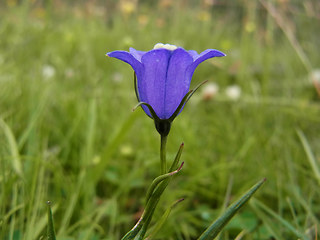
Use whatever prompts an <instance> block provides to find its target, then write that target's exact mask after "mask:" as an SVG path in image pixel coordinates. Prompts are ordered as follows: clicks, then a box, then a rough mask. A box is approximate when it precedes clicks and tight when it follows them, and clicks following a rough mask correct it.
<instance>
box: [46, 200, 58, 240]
mask: <svg viewBox="0 0 320 240" xmlns="http://www.w3.org/2000/svg"><path fill="white" fill-rule="evenodd" d="M47 214H48V226H47V240H56V234H55V231H54V224H53V217H52V212H51V202H50V201H48V202H47Z"/></svg>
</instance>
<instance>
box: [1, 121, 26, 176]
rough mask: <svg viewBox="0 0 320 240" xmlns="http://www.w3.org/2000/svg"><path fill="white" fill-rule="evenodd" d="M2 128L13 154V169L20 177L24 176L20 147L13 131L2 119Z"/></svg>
mask: <svg viewBox="0 0 320 240" xmlns="http://www.w3.org/2000/svg"><path fill="white" fill-rule="evenodd" d="M0 128H2V130H3V132H4V135H5V136H6V138H7V141H8V145H9V149H10V152H11V157H12V161H11V162H12V167H13V169H14V171H15V172H16V173H17V174H18V175H19V176H20V177H22V176H23V173H22V164H21V158H20V155H19V150H18V145H17V142H16V139H15V137H14V135H13V132H12V131H11V129H10V127H9V126H8V125H7V124H6V123H5V122H4V121H3V120H2V119H1V118H0Z"/></svg>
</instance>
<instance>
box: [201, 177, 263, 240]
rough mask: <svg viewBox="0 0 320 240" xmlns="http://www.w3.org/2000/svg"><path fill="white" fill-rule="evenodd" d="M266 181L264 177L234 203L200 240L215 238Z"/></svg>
mask: <svg viewBox="0 0 320 240" xmlns="http://www.w3.org/2000/svg"><path fill="white" fill-rule="evenodd" d="M265 181H266V179H262V180H261V181H259V182H258V183H257V184H256V185H254V186H253V187H252V188H251V189H249V190H248V191H247V192H246V193H245V194H244V195H243V196H242V197H241V198H240V199H239V200H238V201H237V202H235V203H234V204H232V205H231V206H230V207H229V208H228V209H227V210H226V212H225V213H224V214H223V215H222V216H221V217H219V218H218V219H217V220H216V221H214V222H213V223H212V224H211V225H210V226H209V227H208V228H207V229H206V230H205V231H204V232H203V233H202V234H201V236H200V237H199V238H198V240H209V239H210V240H211V239H215V238H216V237H217V235H218V234H219V233H220V232H221V230H222V229H223V227H224V226H225V225H226V224H227V223H228V222H229V221H230V220H231V218H232V217H233V216H234V215H235V214H236V213H237V212H238V211H239V210H240V209H241V207H243V205H244V204H245V203H246V202H248V201H249V199H250V198H251V197H252V195H253V194H254V193H255V192H256V191H257V190H258V189H259V188H260V187H261V185H262V184H263V183H264V182H265Z"/></svg>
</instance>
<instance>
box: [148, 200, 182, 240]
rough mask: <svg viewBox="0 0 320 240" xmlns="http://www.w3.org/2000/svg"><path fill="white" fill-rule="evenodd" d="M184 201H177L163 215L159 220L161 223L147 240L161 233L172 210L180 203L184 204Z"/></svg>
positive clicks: (158, 223) (157, 224)
mask: <svg viewBox="0 0 320 240" xmlns="http://www.w3.org/2000/svg"><path fill="white" fill-rule="evenodd" d="M183 200H184V199H183V198H181V199H179V200H177V201H175V202H174V203H173V204H172V205H171V206H170V207H169V208H168V209H167V210H166V211H165V213H164V214H163V215H162V217H161V218H160V219H159V221H158V222H157V223H156V225H155V226H154V228H153V230H152V232H151V233H150V235H149V236H148V237H147V238H146V240H150V239H153V238H154V236H155V235H156V234H157V233H158V232H159V230H160V229H161V227H162V226H163V224H165V222H166V221H167V219H168V217H169V215H170V213H171V211H172V209H173V208H174V207H175V206H176V205H177V204H178V203H180V202H182V201H183Z"/></svg>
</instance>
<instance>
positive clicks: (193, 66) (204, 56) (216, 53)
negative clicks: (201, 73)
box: [188, 49, 226, 77]
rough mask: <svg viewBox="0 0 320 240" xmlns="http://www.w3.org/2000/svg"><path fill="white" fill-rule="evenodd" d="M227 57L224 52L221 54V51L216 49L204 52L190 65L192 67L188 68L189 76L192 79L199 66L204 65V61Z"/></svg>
mask: <svg viewBox="0 0 320 240" xmlns="http://www.w3.org/2000/svg"><path fill="white" fill-rule="evenodd" d="M224 56H226V54H224V53H223V52H220V51H219V50H216V49H207V50H205V51H203V52H202V53H200V54H199V55H198V56H197V57H196V58H195V59H194V61H193V63H192V64H191V65H190V67H189V68H188V74H189V76H191V77H192V75H193V73H194V70H196V68H197V67H198V65H199V64H200V63H202V62H203V61H205V60H207V59H209V58H213V57H224Z"/></svg>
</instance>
